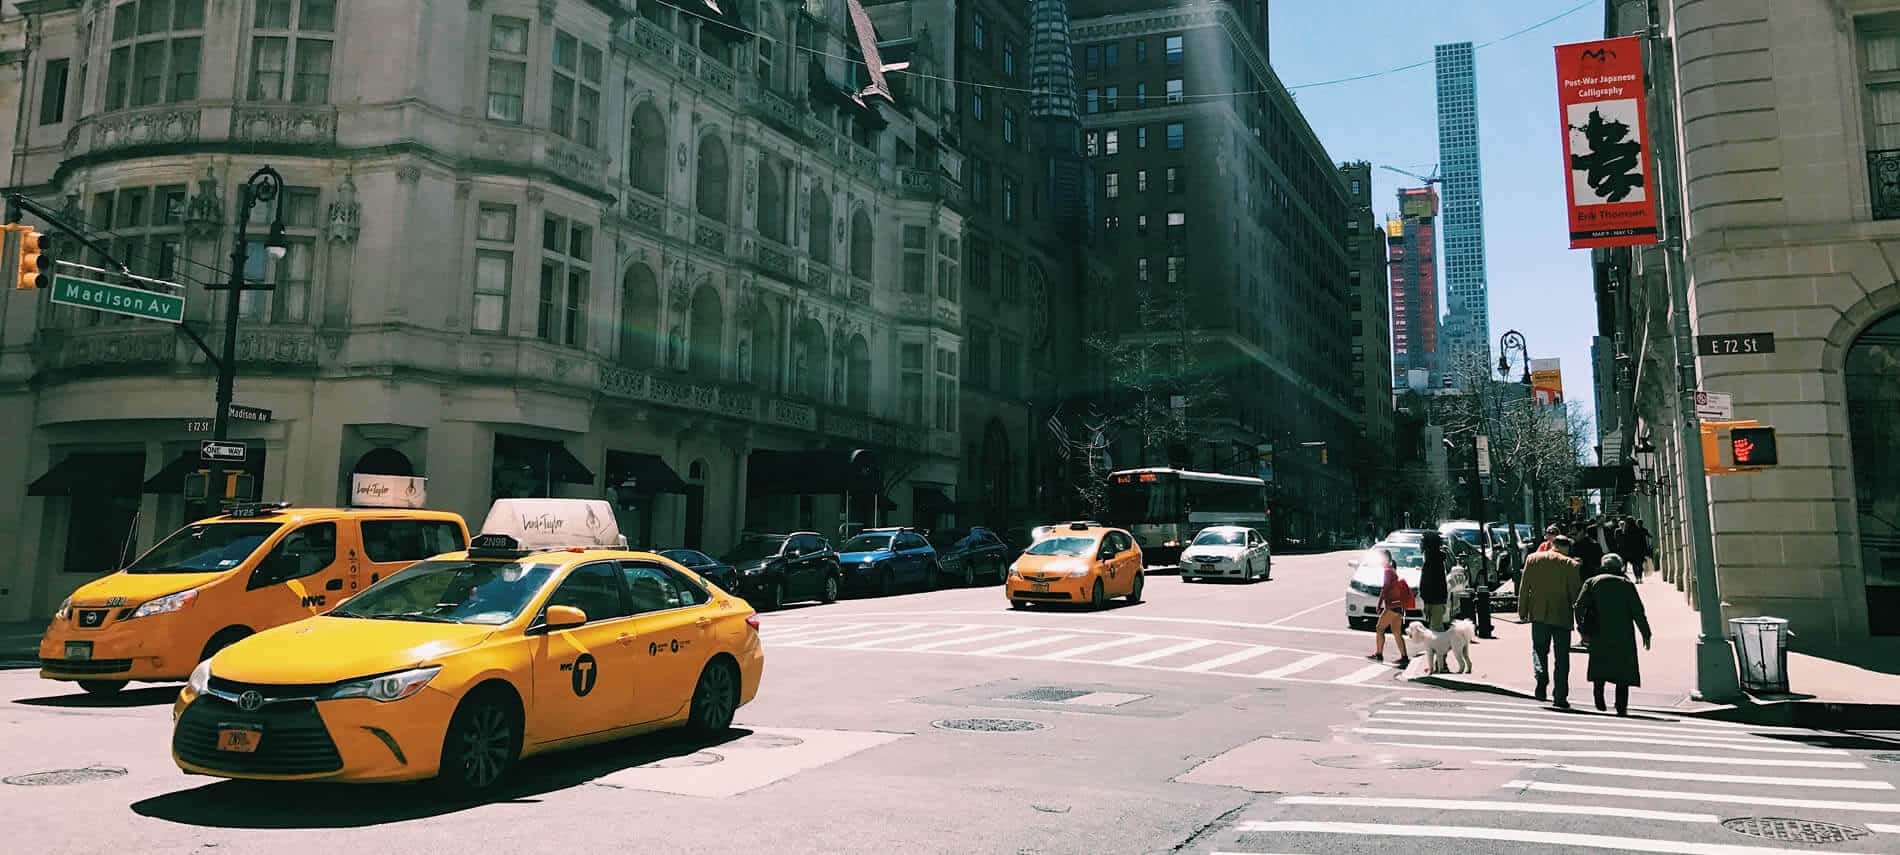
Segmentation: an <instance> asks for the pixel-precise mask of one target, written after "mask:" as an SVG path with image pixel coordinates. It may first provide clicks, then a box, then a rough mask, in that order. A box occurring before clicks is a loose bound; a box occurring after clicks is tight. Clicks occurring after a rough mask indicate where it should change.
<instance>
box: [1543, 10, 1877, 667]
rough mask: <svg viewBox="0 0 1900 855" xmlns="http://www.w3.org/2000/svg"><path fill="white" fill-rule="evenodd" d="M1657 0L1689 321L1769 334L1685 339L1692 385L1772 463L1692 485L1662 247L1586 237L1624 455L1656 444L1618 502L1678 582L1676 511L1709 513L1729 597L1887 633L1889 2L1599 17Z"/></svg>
mask: <svg viewBox="0 0 1900 855" xmlns="http://www.w3.org/2000/svg"><path fill="white" fill-rule="evenodd" d="M1652 15H1653V16H1654V20H1655V21H1656V22H1658V23H1660V25H1661V32H1662V34H1664V35H1666V36H1668V37H1669V40H1668V41H1652V42H1651V43H1650V44H1651V59H1652V62H1651V68H1652V74H1651V80H1650V85H1651V96H1652V109H1653V112H1652V123H1651V124H1652V127H1659V128H1661V129H1662V131H1664V132H1665V136H1663V137H1659V140H1665V139H1666V133H1667V132H1671V131H1673V134H1674V136H1675V137H1676V139H1677V141H1678V143H1679V146H1678V148H1677V149H1676V150H1675V151H1666V152H1665V154H1664V156H1665V157H1666V158H1671V159H1674V158H1677V157H1679V158H1680V163H1681V165H1682V174H1681V176H1680V179H1681V180H1680V182H1679V183H1677V184H1675V185H1673V189H1674V190H1676V191H1677V192H1678V193H1680V194H1681V196H1680V198H1681V200H1682V205H1681V208H1680V209H1681V211H1682V218H1681V222H1680V224H1679V228H1678V229H1676V230H1674V233H1675V234H1678V235H1680V236H1681V238H1682V240H1683V247H1684V250H1685V256H1686V259H1685V269H1686V271H1687V279H1688V285H1689V291H1688V293H1689V305H1690V307H1691V308H1690V313H1689V316H1690V319H1691V320H1692V322H1693V331H1694V332H1695V333H1696V334H1699V335H1718V334H1732V333H1750V332H1768V333H1773V334H1774V336H1775V349H1774V352H1773V353H1770V354H1761V355H1748V356H1721V357H1703V358H1701V359H1699V360H1698V376H1699V384H1700V387H1701V388H1703V389H1706V390H1710V391H1715V392H1724V393H1728V394H1730V395H1733V396H1734V410H1735V413H1734V415H1735V418H1737V419H1756V420H1759V421H1760V422H1761V423H1762V424H1764V425H1772V426H1774V427H1775V428H1776V430H1777V433H1778V438H1779V447H1780V465H1779V466H1777V467H1775V468H1774V469H1771V470H1768V471H1765V472H1761V473H1757V474H1747V475H1728V476H1720V477H1714V478H1710V479H1709V494H1710V499H1711V507H1710V508H1708V509H1703V508H1692V507H1688V506H1687V505H1686V502H1685V500H1684V498H1683V495H1682V491H1681V490H1680V489H1679V486H1680V484H1681V483H1682V479H1683V478H1685V477H1702V475H1701V473H1698V472H1685V471H1683V467H1682V462H1681V461H1682V457H1681V454H1680V453H1679V451H1680V449H1679V446H1678V443H1677V434H1676V427H1675V424H1676V423H1675V420H1674V419H1675V415H1674V414H1675V413H1676V411H1677V404H1676V397H1675V393H1676V388H1675V378H1674V374H1675V359H1676V352H1675V349H1674V342H1673V341H1672V339H1671V336H1670V322H1671V315H1670V303H1669V299H1668V293H1667V289H1666V285H1665V282H1666V280H1665V279H1664V266H1665V265H1664V256H1663V250H1662V249H1661V248H1643V249H1641V250H1640V251H1629V250H1617V251H1601V250H1600V251H1597V252H1596V254H1595V262H1596V270H1597V291H1598V299H1599V301H1600V303H1601V306H1600V307H1601V309H1602V311H1601V312H1600V315H1601V318H1600V324H1599V326H1600V332H1601V333H1602V334H1603V335H1605V336H1607V337H1609V338H1610V339H1611V340H1612V341H1613V342H1614V346H1615V348H1616V362H1617V363H1618V365H1619V367H1618V368H1617V369H1616V373H1617V377H1616V381H1617V382H1616V384H1615V387H1614V388H1615V390H1616V392H1617V394H1618V396H1619V398H1620V400H1619V404H1620V405H1621V406H1622V407H1623V408H1624V409H1623V412H1624V413H1625V414H1629V415H1630V416H1633V417H1628V416H1626V417H1625V418H1622V419H1621V420H1620V428H1621V430H1620V431H1619V435H1620V437H1621V444H1622V445H1623V449H1622V451H1623V452H1624V454H1623V456H1621V458H1620V459H1624V460H1629V459H1631V457H1630V456H1629V454H1630V453H1631V452H1639V451H1641V447H1639V446H1641V444H1642V443H1643V442H1644V441H1645V440H1647V442H1648V443H1649V444H1653V446H1654V447H1655V449H1656V450H1655V453H1654V454H1653V456H1652V455H1649V454H1643V453H1637V454H1635V457H1634V459H1635V461H1636V462H1637V464H1638V467H1639V469H1638V470H1637V471H1638V473H1639V476H1638V477H1639V481H1638V484H1637V486H1638V488H1639V492H1638V494H1637V495H1636V496H1635V497H1633V498H1634V501H1633V502H1632V503H1631V506H1632V507H1635V508H1637V509H1638V510H1639V511H1640V512H1641V513H1642V514H1644V515H1645V516H1647V517H1648V518H1649V519H1650V526H1651V528H1652V529H1653V530H1654V531H1655V532H1656V533H1657V535H1658V537H1657V540H1658V543H1657V552H1658V553H1659V554H1660V556H1661V565H1662V567H1663V569H1664V571H1665V573H1666V574H1667V575H1668V576H1669V578H1671V579H1673V580H1675V581H1676V583H1677V584H1678V585H1679V586H1681V587H1684V588H1685V589H1686V588H1688V587H1690V586H1691V585H1692V583H1693V574H1692V573H1691V572H1689V569H1688V563H1687V554H1688V545H1687V544H1686V543H1685V541H1684V535H1685V533H1686V531H1687V528H1686V525H1685V520H1687V519H1688V515H1689V514H1692V513H1709V514H1711V516H1712V521H1713V531H1714V546H1715V562H1716V570H1717V579H1718V584H1719V586H1720V594H1721V599H1722V601H1723V603H1724V605H1725V607H1726V608H1725V615H1724V617H1736V616H1747V615H1759V614H1767V615H1775V616H1779V617H1785V618H1788V619H1789V620H1791V621H1792V622H1793V628H1794V630H1795V632H1796V633H1797V634H1798V635H1797V638H1798V642H1797V643H1829V642H1852V641H1854V640H1856V639H1861V640H1864V639H1865V638H1866V637H1867V636H1870V635H1875V636H1878V635H1889V636H1890V635H1896V634H1900V282H1896V279H1900V274H1896V272H1895V271H1896V269H1897V268H1896V266H1895V265H1896V262H1895V259H1896V257H1900V124H1896V123H1897V122H1900V118H1896V117H1897V116H1900V110H1896V109H1895V104H1900V2H1892V0H1731V2H1724V3H1690V2H1679V0H1653V2H1640V0H1626V1H1625V2H1612V3H1610V4H1608V9H1607V11H1606V19H1605V24H1606V26H1605V31H1606V33H1607V34H1608V35H1611V36H1618V35H1626V34H1637V33H1641V32H1643V30H1644V28H1645V27H1646V26H1647V24H1648V23H1649V22H1650V20H1651V18H1652ZM1672 113H1673V121H1672V120H1671V114H1672ZM1664 174H1665V175H1666V174H1667V173H1666V172H1665V173H1664ZM1553 180H1554V178H1553Z"/></svg>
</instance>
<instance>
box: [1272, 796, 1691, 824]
mask: <svg viewBox="0 0 1900 855" xmlns="http://www.w3.org/2000/svg"><path fill="white" fill-rule="evenodd" d="M1279 804H1283V805H1315V806H1339V807H1370V808H1408V809H1418V810H1429V811H1452V810H1462V811H1485V812H1496V813H1566V814H1576V815H1578V816H1620V817H1624V818H1626V819H1654V820H1661V821H1664V822H1697V823H1713V822H1716V821H1717V819H1718V818H1717V817H1716V815H1715V814H1712V813H1679V812H1676V811H1666V810H1642V809H1640V808H1619V807H1606V806H1603V805H1554V804H1544V803H1539V802H1506V801H1486V800H1483V799H1394V798H1361V797H1356V796H1288V797H1286V798H1283V799H1280V800H1279Z"/></svg>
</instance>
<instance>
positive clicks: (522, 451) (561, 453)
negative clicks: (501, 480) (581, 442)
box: [495, 433, 594, 485]
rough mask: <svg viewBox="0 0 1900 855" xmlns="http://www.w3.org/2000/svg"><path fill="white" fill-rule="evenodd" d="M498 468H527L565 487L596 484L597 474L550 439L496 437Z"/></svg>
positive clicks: (564, 447) (503, 435)
mask: <svg viewBox="0 0 1900 855" xmlns="http://www.w3.org/2000/svg"><path fill="white" fill-rule="evenodd" d="M495 466H496V467H497V468H500V467H502V466H526V467H529V468H531V469H533V470H534V471H535V472H536V474H537V475H539V476H545V477H548V478H552V479H553V480H555V481H559V482H561V483H563V484H587V485H592V484H593V483H594V472H593V470H591V469H588V468H587V466H586V465H585V464H583V463H581V461H580V458H577V457H575V456H574V453H573V452H571V451H568V450H567V446H565V445H562V444H561V443H559V442H555V441H554V440H551V439H530V438H528V437H525V436H509V435H507V434H501V433H498V434H495Z"/></svg>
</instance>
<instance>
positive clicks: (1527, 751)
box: [1379, 741, 1867, 769]
mask: <svg viewBox="0 0 1900 855" xmlns="http://www.w3.org/2000/svg"><path fill="white" fill-rule="evenodd" d="M1379 744H1380V745H1403V746H1406V747H1410V748H1437V749H1439V750H1441V751H1486V752H1490V753H1492V754H1512V755H1521V756H1524V757H1557V758H1566V757H1574V758H1580V759H1585V760H1644V761H1648V762H1651V763H1702V764H1705V765H1709V766H1772V767H1775V768H1779V769H1865V768H1867V767H1866V766H1865V765H1864V764H1861V763H1848V762H1842V761H1836V760H1775V759H1770V758H1766V757H1709V756H1703V755H1697V754H1654V753H1650V752H1645V751H1601V750H1595V749H1589V750H1583V751H1569V750H1559V749H1556V748H1534V747H1530V746H1493V745H1452V744H1447V743H1423V742H1390V741H1386V742H1380V743H1379ZM1479 762H1484V761H1479Z"/></svg>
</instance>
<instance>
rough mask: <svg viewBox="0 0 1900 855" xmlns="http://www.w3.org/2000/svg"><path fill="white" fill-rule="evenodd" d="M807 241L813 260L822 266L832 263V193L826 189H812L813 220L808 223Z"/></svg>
mask: <svg viewBox="0 0 1900 855" xmlns="http://www.w3.org/2000/svg"><path fill="white" fill-rule="evenodd" d="M806 239H807V240H808V242H809V243H810V244H811V246H809V247H807V248H806V251H807V252H810V253H811V260H813V261H816V262H818V263H820V264H830V263H831V191H830V190H827V189H825V188H824V187H817V186H814V187H812V188H811V220H810V221H809V222H808V223H806Z"/></svg>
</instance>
